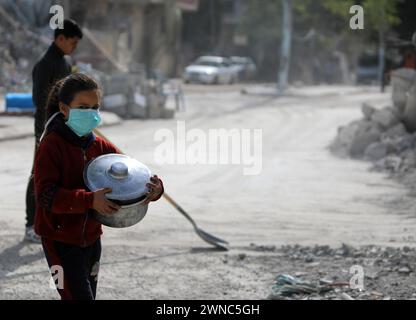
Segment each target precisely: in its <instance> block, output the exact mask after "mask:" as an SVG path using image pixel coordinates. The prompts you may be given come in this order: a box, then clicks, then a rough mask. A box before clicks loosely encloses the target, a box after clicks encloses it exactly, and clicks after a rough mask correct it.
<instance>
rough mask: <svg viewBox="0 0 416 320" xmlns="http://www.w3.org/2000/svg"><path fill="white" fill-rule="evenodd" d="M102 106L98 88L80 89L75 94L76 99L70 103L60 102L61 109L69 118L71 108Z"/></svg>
mask: <svg viewBox="0 0 416 320" xmlns="http://www.w3.org/2000/svg"><path fill="white" fill-rule="evenodd" d="M99 108H100V92H99V91H98V90H88V91H80V92H78V93H76V94H75V96H74V99H73V100H72V102H71V103H70V104H69V106H68V105H66V104H64V103H62V102H59V111H61V113H62V114H63V115H64V118H65V120H68V117H69V110H70V109H95V110H98V109H99Z"/></svg>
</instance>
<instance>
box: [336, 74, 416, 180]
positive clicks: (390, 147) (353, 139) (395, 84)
mask: <svg viewBox="0 0 416 320" xmlns="http://www.w3.org/2000/svg"><path fill="white" fill-rule="evenodd" d="M392 88H393V90H392V100H393V106H392V107H391V106H389V107H385V108H381V109H379V108H375V107H373V106H371V105H369V104H367V103H364V104H363V106H362V114H363V118H362V119H360V120H356V121H353V122H351V123H350V124H348V125H346V126H343V127H340V128H339V129H338V134H337V137H336V138H335V140H334V141H333V142H332V144H331V145H330V149H331V151H332V152H333V153H335V154H337V155H339V156H344V157H346V156H348V157H353V158H357V159H364V160H369V161H373V162H374V163H375V166H376V168H378V169H385V170H389V171H392V172H395V173H396V172H402V173H403V172H408V171H409V170H413V169H415V168H416V70H413V69H398V70H396V71H395V72H393V75H392Z"/></svg>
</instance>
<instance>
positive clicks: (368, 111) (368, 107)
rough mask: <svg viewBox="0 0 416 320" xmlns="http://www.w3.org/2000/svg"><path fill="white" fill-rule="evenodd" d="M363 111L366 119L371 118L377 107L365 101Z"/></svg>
mask: <svg viewBox="0 0 416 320" xmlns="http://www.w3.org/2000/svg"><path fill="white" fill-rule="evenodd" d="M361 111H362V113H363V115H364V118H365V120H368V121H369V120H371V116H372V115H373V113H374V112H375V111H376V109H375V108H374V107H373V106H371V105H369V104H368V103H365V102H364V103H363V105H362V107H361Z"/></svg>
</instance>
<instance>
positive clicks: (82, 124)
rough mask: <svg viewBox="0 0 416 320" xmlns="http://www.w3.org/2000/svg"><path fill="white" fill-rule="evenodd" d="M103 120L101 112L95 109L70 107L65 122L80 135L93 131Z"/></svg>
mask: <svg viewBox="0 0 416 320" xmlns="http://www.w3.org/2000/svg"><path fill="white" fill-rule="evenodd" d="M100 122H101V116H100V112H99V111H98V110H95V109H70V110H69V117H68V121H67V122H65V124H66V125H67V126H68V127H70V128H71V130H72V131H74V132H75V133H76V134H77V135H78V136H79V137H82V136H85V135H87V134H89V133H91V132H92V130H94V129H95V128H96V127H97V126H98V125H99V124H100Z"/></svg>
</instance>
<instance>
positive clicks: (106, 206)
mask: <svg viewBox="0 0 416 320" xmlns="http://www.w3.org/2000/svg"><path fill="white" fill-rule="evenodd" d="M109 192H111V189H110V188H105V189H100V190H97V191H95V192H94V200H93V203H92V208H93V209H94V210H95V211H97V212H98V213H101V214H103V215H112V214H114V213H116V212H117V211H118V209H120V206H119V205H117V204H115V203H114V202H111V201H110V200H108V199H107V198H106V197H105V194H106V193H109Z"/></svg>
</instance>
